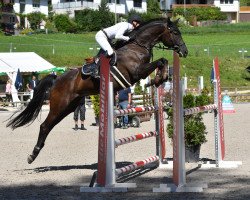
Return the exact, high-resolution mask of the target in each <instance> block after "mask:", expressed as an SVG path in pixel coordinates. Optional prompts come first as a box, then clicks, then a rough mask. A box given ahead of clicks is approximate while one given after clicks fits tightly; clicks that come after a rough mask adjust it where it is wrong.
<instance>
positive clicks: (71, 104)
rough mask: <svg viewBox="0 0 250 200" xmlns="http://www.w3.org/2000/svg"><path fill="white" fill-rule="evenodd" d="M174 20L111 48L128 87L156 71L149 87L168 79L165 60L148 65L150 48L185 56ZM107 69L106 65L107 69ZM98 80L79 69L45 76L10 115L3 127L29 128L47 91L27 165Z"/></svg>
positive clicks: (140, 30) (144, 28) (153, 24)
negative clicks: (46, 105) (46, 102)
mask: <svg viewBox="0 0 250 200" xmlns="http://www.w3.org/2000/svg"><path fill="white" fill-rule="evenodd" d="M177 23H178V21H177V20H176V21H171V20H170V19H169V18H167V19H154V20H151V21H148V22H146V23H144V24H142V25H140V26H139V27H137V28H136V29H134V30H133V31H132V32H131V33H130V34H129V36H131V37H133V38H134V39H133V40H132V41H130V42H128V43H127V44H125V45H123V46H121V47H119V48H118V49H115V51H116V54H117V62H116V67H117V69H118V70H119V71H120V73H121V74H122V75H123V76H124V77H125V78H126V80H127V81H128V82H129V83H130V84H131V85H133V84H135V83H136V82H138V81H139V80H140V79H145V78H146V77H148V76H149V75H150V74H151V73H152V72H153V71H154V70H155V69H156V68H158V72H157V74H156V76H155V78H154V79H153V80H152V81H151V82H150V85H156V86H159V85H160V84H161V83H163V82H164V81H166V80H167V79H168V71H167V68H168V67H167V66H168V61H167V60H166V59H165V58H160V59H158V60H155V61H153V62H151V63H150V59H151V56H152V49H153V47H154V46H155V45H156V44H158V43H162V44H163V45H164V46H165V47H166V48H169V49H172V50H174V51H176V52H177V53H178V54H179V56H180V57H186V56H187V54H188V50H187V47H186V45H185V43H184V41H183V39H182V36H181V32H180V30H179V28H178V26H177ZM107 67H109V66H107ZM110 80H111V81H112V82H113V86H114V91H119V90H121V89H122V86H121V85H120V84H119V83H118V82H117V81H116V80H115V79H114V78H113V77H112V76H111V78H110ZM99 84H100V79H97V78H93V77H91V76H83V75H82V74H81V68H76V69H73V70H70V71H68V72H65V73H64V74H62V75H61V76H58V77H56V76H55V75H52V74H51V75H48V76H46V77H45V78H43V79H42V80H41V81H40V83H39V84H38V85H37V87H36V89H35V91H34V95H33V99H32V100H31V101H30V102H29V104H28V105H27V106H26V107H25V108H24V110H22V111H21V112H18V114H17V113H14V114H13V115H12V116H11V117H10V118H9V119H8V123H7V125H6V126H7V127H10V128H12V129H13V130H14V129H16V128H18V127H21V126H24V125H30V124H31V123H32V122H33V121H34V120H35V119H36V118H37V116H38V114H39V112H40V110H41V107H42V105H43V103H44V100H45V98H46V92H47V91H48V90H49V91H50V94H49V101H50V110H49V113H48V116H47V117H46V119H45V121H44V122H43V123H42V124H41V125H40V131H39V136H38V140H37V143H36V145H35V146H34V149H33V151H32V153H31V154H30V155H29V156H28V159H27V161H28V163H29V164H31V163H32V162H33V161H34V160H35V159H36V157H37V156H38V154H39V153H40V151H41V149H42V148H43V147H44V144H45V140H46V138H47V136H48V134H49V133H50V131H51V130H52V129H53V127H54V126H56V125H57V124H58V123H59V122H60V121H61V120H62V119H63V118H65V117H66V116H67V115H69V114H70V113H71V112H73V111H74V110H75V109H76V107H77V105H78V104H79V101H80V99H81V98H82V97H83V96H89V95H96V94H99Z"/></svg>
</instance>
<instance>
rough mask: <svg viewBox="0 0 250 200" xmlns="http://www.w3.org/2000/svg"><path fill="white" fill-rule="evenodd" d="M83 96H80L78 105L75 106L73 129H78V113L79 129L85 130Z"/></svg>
mask: <svg viewBox="0 0 250 200" xmlns="http://www.w3.org/2000/svg"><path fill="white" fill-rule="evenodd" d="M85 111H86V109H85V96H84V97H82V99H81V101H80V103H79V105H78V106H77V108H76V109H75V111H74V120H75V131H77V130H78V117H79V114H80V120H81V130H87V129H86V128H85V127H84V120H85Z"/></svg>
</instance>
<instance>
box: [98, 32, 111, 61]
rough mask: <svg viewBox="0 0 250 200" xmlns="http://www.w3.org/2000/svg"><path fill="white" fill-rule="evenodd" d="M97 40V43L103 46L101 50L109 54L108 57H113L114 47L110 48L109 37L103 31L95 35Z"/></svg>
mask: <svg viewBox="0 0 250 200" xmlns="http://www.w3.org/2000/svg"><path fill="white" fill-rule="evenodd" d="M95 39H96V41H97V43H98V44H99V45H100V46H101V48H102V49H103V50H104V51H107V52H108V55H110V56H111V55H112V54H113V53H114V51H113V49H112V47H111V46H110V44H109V42H108V38H107V36H106V35H105V34H104V33H103V31H102V30H101V31H98V32H97V33H96V35H95Z"/></svg>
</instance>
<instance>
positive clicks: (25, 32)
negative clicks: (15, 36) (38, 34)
mask: <svg viewBox="0 0 250 200" xmlns="http://www.w3.org/2000/svg"><path fill="white" fill-rule="evenodd" d="M32 33H34V31H33V30H32V29H31V28H25V29H23V30H22V31H21V32H20V34H22V35H29V34H32Z"/></svg>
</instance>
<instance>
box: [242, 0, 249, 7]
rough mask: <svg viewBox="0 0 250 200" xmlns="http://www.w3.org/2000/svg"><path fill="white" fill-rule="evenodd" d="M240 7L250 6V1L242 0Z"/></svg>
mask: <svg viewBox="0 0 250 200" xmlns="http://www.w3.org/2000/svg"><path fill="white" fill-rule="evenodd" d="M240 6H250V0H240Z"/></svg>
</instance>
